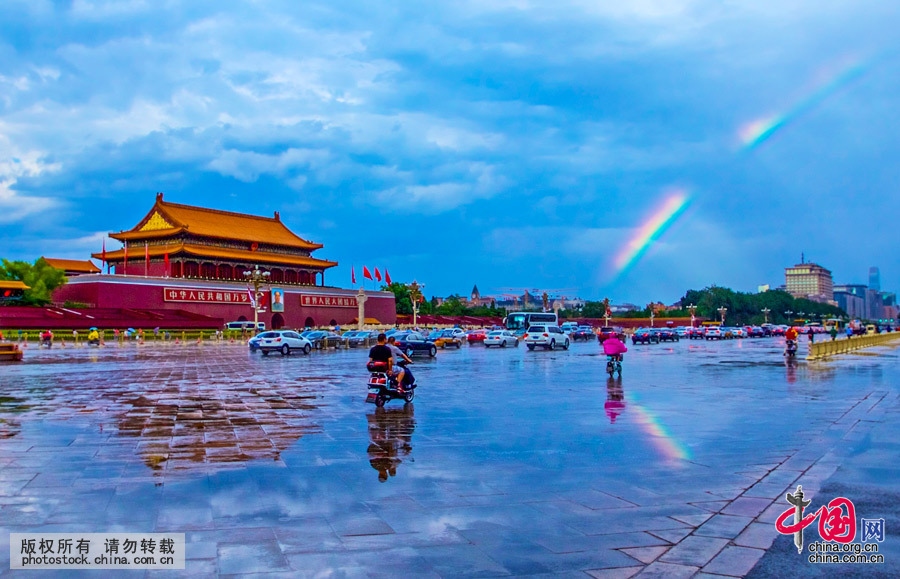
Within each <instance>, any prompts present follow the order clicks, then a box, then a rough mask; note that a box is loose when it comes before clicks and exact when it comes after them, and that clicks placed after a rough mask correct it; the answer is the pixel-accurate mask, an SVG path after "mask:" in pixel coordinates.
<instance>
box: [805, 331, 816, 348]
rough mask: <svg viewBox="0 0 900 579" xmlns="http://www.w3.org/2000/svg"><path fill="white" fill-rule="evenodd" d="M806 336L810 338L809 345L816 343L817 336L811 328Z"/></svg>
mask: <svg viewBox="0 0 900 579" xmlns="http://www.w3.org/2000/svg"><path fill="white" fill-rule="evenodd" d="M806 335H807V336H808V337H809V343H810V344H813V343H815V341H816V335H815V333H813V331H812V328H809V329H808V330H807V331H806Z"/></svg>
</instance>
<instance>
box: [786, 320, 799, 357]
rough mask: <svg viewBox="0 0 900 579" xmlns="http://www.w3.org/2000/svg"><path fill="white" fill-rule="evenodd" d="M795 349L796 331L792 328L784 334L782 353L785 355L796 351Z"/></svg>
mask: <svg viewBox="0 0 900 579" xmlns="http://www.w3.org/2000/svg"><path fill="white" fill-rule="evenodd" d="M796 349H797V330H796V328H794V327H793V326H791V327H790V328H788V329H787V331H785V332H784V351H785V353H788V352H791V351H792V350H793V351H796Z"/></svg>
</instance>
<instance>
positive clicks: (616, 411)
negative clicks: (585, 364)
mask: <svg viewBox="0 0 900 579" xmlns="http://www.w3.org/2000/svg"><path fill="white" fill-rule="evenodd" d="M603 407H604V408H605V409H606V415H607V416H608V417H609V423H610V424H615V423H616V418H618V417H619V415H620V414H622V412H624V411H625V390H624V389H623V388H622V376H621V375H619V377H617V378H613V377H612V376H610V377H609V378H607V379H606V404H604V405H603Z"/></svg>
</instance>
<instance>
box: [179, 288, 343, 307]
mask: <svg viewBox="0 0 900 579" xmlns="http://www.w3.org/2000/svg"><path fill="white" fill-rule="evenodd" d="M271 295H272V298H271V299H272V311H273V312H283V311H284V304H285V303H286V301H287V298H288V296H287V295H286V294H285V293H284V290H283V289H281V288H273V289H272V291H271ZM163 299H164V300H165V301H167V302H188V303H195V304H245V305H250V294H249V293H248V292H246V291H222V290H205V289H197V288H172V287H167V288H163ZM291 299H293V298H291ZM295 303H296V302H295ZM300 305H301V306H305V307H326V308H356V306H357V304H356V296H335V295H317V294H300Z"/></svg>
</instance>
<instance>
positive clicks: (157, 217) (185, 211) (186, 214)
mask: <svg viewBox="0 0 900 579" xmlns="http://www.w3.org/2000/svg"><path fill="white" fill-rule="evenodd" d="M167 225H168V227H167ZM142 229H143V231H142ZM181 231H187V232H188V233H191V234H193V235H199V236H204V237H216V238H220V239H231V240H238V241H246V242H249V243H253V242H256V243H271V244H273V245H284V246H287V247H299V248H303V249H319V248H320V247H322V245H321V244H320V243H313V242H311V241H307V240H305V239H303V238H301V237H299V236H297V235H296V234H295V233H294V232H292V231H291V230H290V229H288V228H287V227H286V226H285V225H284V224H283V223H282V222H281V218H280V216H279V215H278V213H277V212H276V213H275V216H274V217H261V216H258V215H247V214H245V213H232V212H231V211H219V210H218V209H207V208H205V207H194V206H191V205H181V204H179V203H169V202H168V201H163V198H162V195H161V194H159V195H157V197H156V203H155V204H154V205H153V208H152V209H150V212H149V213H147V216H146V217H144V219H142V220H141V222H140V223H138V224H137V226H136V227H134V228H133V229H131V230H130V231H122V232H119V233H113V234H111V235H110V237H112V238H114V239H118V240H121V241H125V240H132V239H147V238H159V237H165V236H168V235H174V234H176V233H179V232H181Z"/></svg>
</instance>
